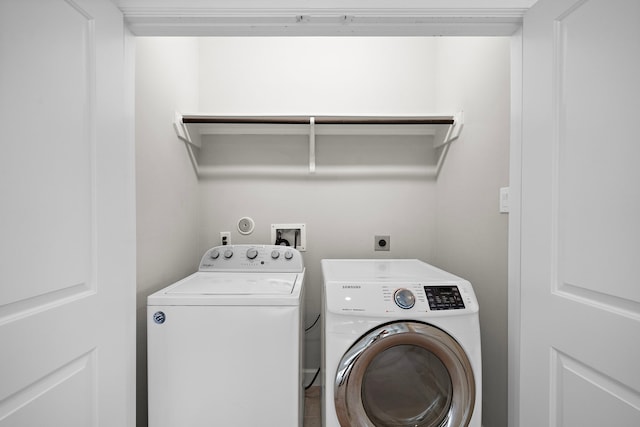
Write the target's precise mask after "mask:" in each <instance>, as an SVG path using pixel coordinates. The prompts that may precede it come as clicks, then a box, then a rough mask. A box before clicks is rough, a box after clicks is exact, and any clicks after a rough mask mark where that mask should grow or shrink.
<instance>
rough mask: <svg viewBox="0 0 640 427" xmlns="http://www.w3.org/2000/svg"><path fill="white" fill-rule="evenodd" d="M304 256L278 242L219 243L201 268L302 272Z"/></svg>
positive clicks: (206, 253) (207, 254)
mask: <svg viewBox="0 0 640 427" xmlns="http://www.w3.org/2000/svg"><path fill="white" fill-rule="evenodd" d="M303 269H304V262H303V260H302V255H301V254H300V251H298V250H297V249H294V248H291V247H288V246H277V245H225V246H216V247H213V248H211V249H209V250H208V251H206V252H205V254H204V255H203V256H202V260H200V268H199V271H242V272H247V271H249V272H250V271H257V272H261V271H264V272H285V273H287V272H292V273H297V272H301V271H302V270H303Z"/></svg>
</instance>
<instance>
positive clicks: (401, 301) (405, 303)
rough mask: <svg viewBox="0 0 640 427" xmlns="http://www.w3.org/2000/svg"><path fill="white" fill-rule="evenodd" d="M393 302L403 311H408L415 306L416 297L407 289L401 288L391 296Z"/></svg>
mask: <svg viewBox="0 0 640 427" xmlns="http://www.w3.org/2000/svg"><path fill="white" fill-rule="evenodd" d="M393 300H394V301H395V302H396V305H397V306H398V307H400V308H403V309H405V310H408V309H410V308H411V307H413V306H414V305H415V304H416V296H415V295H413V292H411V291H410V290H409V289H405V288H401V289H398V290H397V291H396V292H395V293H394V294H393Z"/></svg>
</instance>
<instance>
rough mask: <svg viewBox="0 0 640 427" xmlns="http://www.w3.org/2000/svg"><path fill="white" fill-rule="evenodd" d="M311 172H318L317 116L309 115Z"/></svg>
mask: <svg viewBox="0 0 640 427" xmlns="http://www.w3.org/2000/svg"><path fill="white" fill-rule="evenodd" d="M309 173H316V118H315V117H309Z"/></svg>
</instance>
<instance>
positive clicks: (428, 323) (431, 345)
mask: <svg viewBox="0 0 640 427" xmlns="http://www.w3.org/2000/svg"><path fill="white" fill-rule="evenodd" d="M322 274H323V279H324V298H323V317H324V322H323V334H322V335H323V355H322V356H323V359H322V365H323V369H322V371H323V380H324V381H323V387H324V390H323V393H322V414H323V426H325V427H338V426H342V427H364V426H366V427H373V426H375V427H390V426H394V427H409V426H411V427H480V425H481V424H480V423H481V416H482V414H481V402H482V375H481V352H480V325H479V321H478V302H477V300H476V297H475V294H474V292H473V288H472V287H471V284H470V283H469V282H468V281H466V280H464V279H461V278H459V277H457V276H454V275H453V274H450V273H447V272H445V271H443V270H440V269H438V268H436V267H433V266H431V265H429V264H426V263H424V262H422V261H419V260H322Z"/></svg>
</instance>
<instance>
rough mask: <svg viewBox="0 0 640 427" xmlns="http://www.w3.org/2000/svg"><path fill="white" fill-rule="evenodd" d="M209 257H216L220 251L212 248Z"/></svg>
mask: <svg viewBox="0 0 640 427" xmlns="http://www.w3.org/2000/svg"><path fill="white" fill-rule="evenodd" d="M209 257H210V258H211V259H218V258H219V257H220V251H219V250H217V249H214V250H212V251H211V253H210V254H209Z"/></svg>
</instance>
